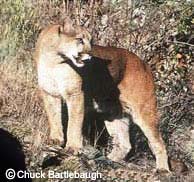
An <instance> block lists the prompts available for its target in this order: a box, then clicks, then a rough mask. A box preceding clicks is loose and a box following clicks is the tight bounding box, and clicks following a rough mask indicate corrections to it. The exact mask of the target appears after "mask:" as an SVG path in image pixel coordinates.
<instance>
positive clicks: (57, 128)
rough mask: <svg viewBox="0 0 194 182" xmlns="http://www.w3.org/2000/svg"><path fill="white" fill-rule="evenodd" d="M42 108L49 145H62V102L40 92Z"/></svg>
mask: <svg viewBox="0 0 194 182" xmlns="http://www.w3.org/2000/svg"><path fill="white" fill-rule="evenodd" d="M41 96H42V98H43V102H44V107H45V110H46V113H47V116H48V122H49V129H50V140H51V143H55V144H59V145H63V144H64V133H63V125H62V101H61V98H57V97H53V96H51V95H49V94H47V93H46V92H44V91H41Z"/></svg>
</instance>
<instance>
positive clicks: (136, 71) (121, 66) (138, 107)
mask: <svg viewBox="0 0 194 182" xmlns="http://www.w3.org/2000/svg"><path fill="white" fill-rule="evenodd" d="M91 55H92V56H95V57H99V58H101V59H106V60H109V64H108V69H109V71H110V74H111V75H112V77H113V78H114V81H115V82H116V83H117V84H118V88H119V90H120V102H121V104H122V107H123V110H124V112H126V113H130V114H131V115H132V117H133V121H134V122H135V123H136V124H137V125H138V126H139V127H140V128H141V129H142V131H143V132H144V134H145V136H146V137H147V138H148V141H149V144H150V147H151V149H152V151H153V153H154V154H155V157H156V166H157V168H158V169H165V170H169V167H168V162H167V161H168V157H167V153H166V148H165V145H164V142H163V140H162V138H161V135H160V134H159V131H158V114H157V106H156V96H155V91H154V82H153V77H152V74H151V71H150V69H149V67H148V66H147V65H145V64H144V63H143V62H142V61H141V60H140V59H139V58H138V57H137V56H136V55H135V54H133V53H130V52H128V51H127V50H125V49H120V48H113V47H102V46H97V45H96V46H93V47H92V51H91ZM105 124H106V127H107V130H108V132H109V134H110V135H111V136H112V137H113V142H114V144H115V147H114V148H113V150H112V153H111V154H109V157H110V158H111V159H113V160H115V161H119V160H121V159H123V158H124V157H125V156H126V154H127V153H128V152H129V151H130V149H131V145H130V142H129V130H128V124H127V118H123V119H121V120H118V119H117V120H115V121H112V122H108V121H106V122H105Z"/></svg>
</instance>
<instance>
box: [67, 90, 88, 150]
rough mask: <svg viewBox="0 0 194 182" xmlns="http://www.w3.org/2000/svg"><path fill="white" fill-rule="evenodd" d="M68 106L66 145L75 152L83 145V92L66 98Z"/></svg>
mask: <svg viewBox="0 0 194 182" xmlns="http://www.w3.org/2000/svg"><path fill="white" fill-rule="evenodd" d="M66 103H67V108H68V127H67V144H66V147H67V148H70V149H71V150H73V151H74V152H75V153H77V152H78V151H79V149H80V148H82V147H83V134H82V128H83V121H84V94H83V92H80V93H76V94H73V95H71V96H69V97H68V98H66Z"/></svg>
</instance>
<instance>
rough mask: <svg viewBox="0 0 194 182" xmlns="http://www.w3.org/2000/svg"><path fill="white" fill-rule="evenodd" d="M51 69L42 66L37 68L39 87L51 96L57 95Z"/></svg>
mask: <svg viewBox="0 0 194 182" xmlns="http://www.w3.org/2000/svg"><path fill="white" fill-rule="evenodd" d="M54 77H55V74H54V72H53V69H52V68H50V67H47V66H46V65H44V64H40V65H39V66H38V84H39V87H40V88H41V89H43V90H45V91H46V92H48V93H50V94H52V95H59V93H58V86H57V82H56V81H55V78H54Z"/></svg>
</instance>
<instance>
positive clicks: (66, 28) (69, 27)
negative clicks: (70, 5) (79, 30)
mask: <svg viewBox="0 0 194 182" xmlns="http://www.w3.org/2000/svg"><path fill="white" fill-rule="evenodd" d="M58 32H59V34H61V33H63V34H70V35H71V34H74V33H75V29H74V27H73V22H72V20H71V19H70V18H66V19H65V20H64V22H63V25H60V26H59V29H58Z"/></svg>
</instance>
